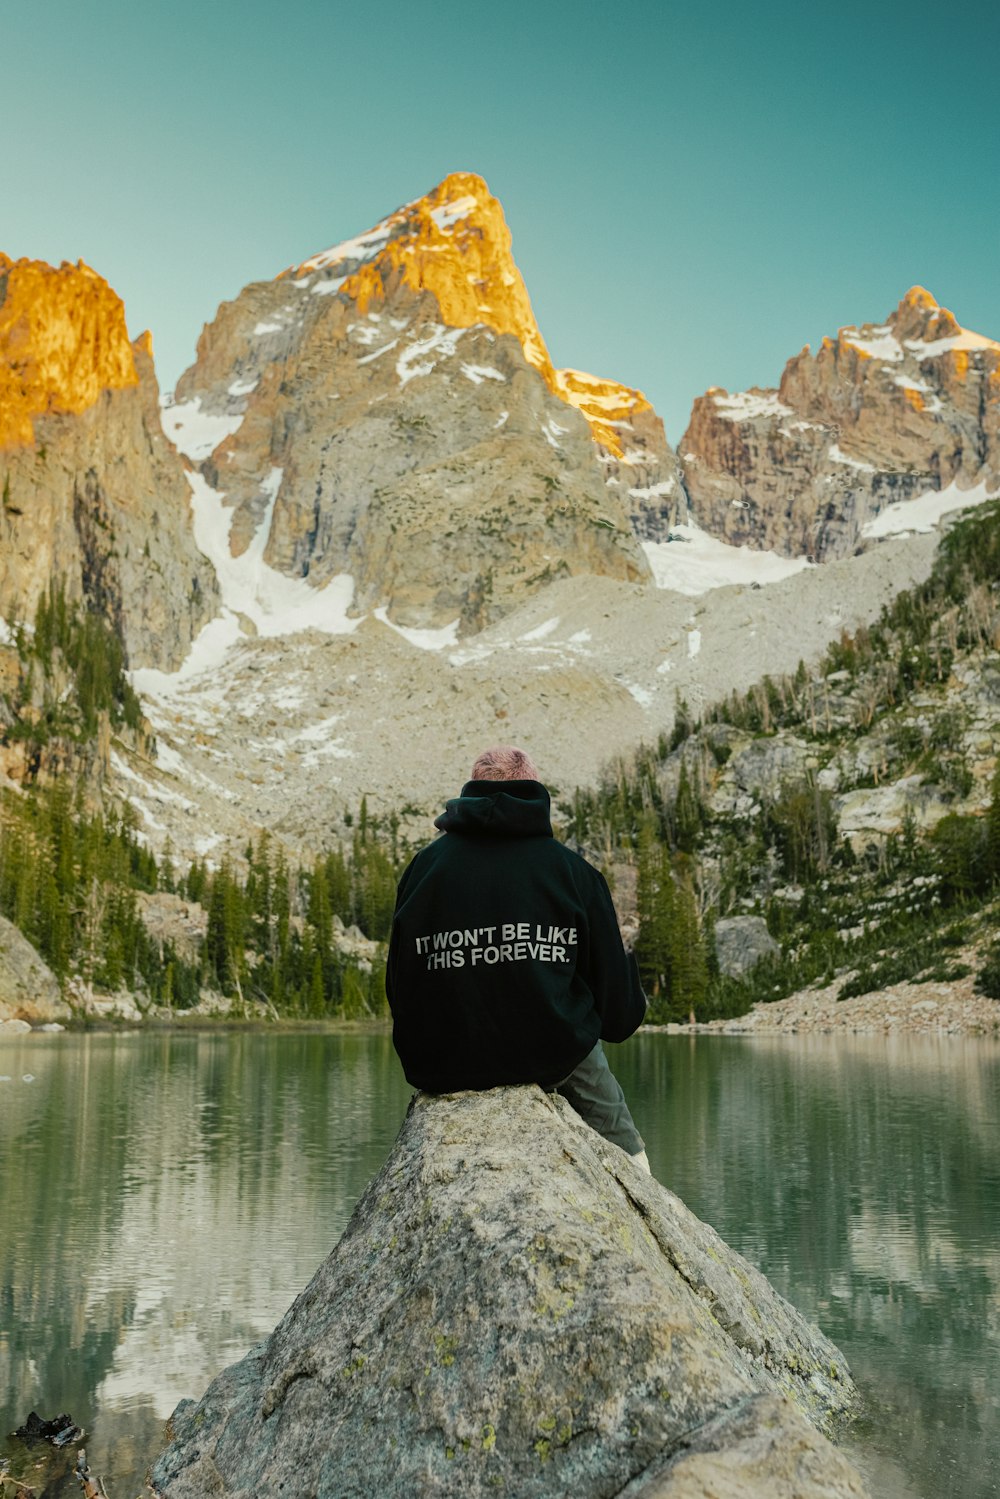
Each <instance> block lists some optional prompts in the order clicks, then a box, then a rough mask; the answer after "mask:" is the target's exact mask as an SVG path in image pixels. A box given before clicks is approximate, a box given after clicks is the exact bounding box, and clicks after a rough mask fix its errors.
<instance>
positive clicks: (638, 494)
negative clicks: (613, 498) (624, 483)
mask: <svg viewBox="0 0 1000 1499" xmlns="http://www.w3.org/2000/svg"><path fill="white" fill-rule="evenodd" d="M676 488H677V485H676V483H675V481H674V480H673V479H662V480H661V481H660V483H659V484H651V485H650V486H649V488H648V489H630V490H629V494H630V495H631V496H632V498H633V499H634V500H655V499H657V498H658V497H659V496H660V495H665V494H672V493H673V492H674V490H675V489H676Z"/></svg>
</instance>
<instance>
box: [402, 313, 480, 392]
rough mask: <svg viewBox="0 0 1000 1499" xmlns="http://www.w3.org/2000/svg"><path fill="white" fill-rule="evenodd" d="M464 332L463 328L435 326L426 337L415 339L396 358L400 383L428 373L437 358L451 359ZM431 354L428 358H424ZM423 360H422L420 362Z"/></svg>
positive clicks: (403, 383)
mask: <svg viewBox="0 0 1000 1499" xmlns="http://www.w3.org/2000/svg"><path fill="white" fill-rule="evenodd" d="M464 332H465V329H464V328H444V327H436V328H433V329H432V331H431V332H430V333H429V334H428V336H427V337H426V338H421V339H416V340H415V341H414V342H413V343H411V344H410V346H409V348H407V349H405V350H404V351H403V353H402V354H400V356H399V358H398V359H397V360H396V374H397V375H398V376H399V383H400V385H405V384H406V382H407V381H408V380H413V379H415V378H416V377H417V376H418V375H429V374H430V373H431V371H432V370H433V369H434V366H435V365H436V363H437V361H438V359H451V358H452V356H453V355H454V353H455V345H456V344H457V343H458V340H459V339H460V338H461V337H462V334H463V333H464ZM428 354H429V355H431V356H432V357H431V358H430V359H427V358H425V356H426V355H428ZM420 361H423V362H420Z"/></svg>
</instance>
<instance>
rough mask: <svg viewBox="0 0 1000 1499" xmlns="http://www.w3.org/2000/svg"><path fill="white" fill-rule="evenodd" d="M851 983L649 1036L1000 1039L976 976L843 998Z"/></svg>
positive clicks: (993, 1006)
mask: <svg viewBox="0 0 1000 1499" xmlns="http://www.w3.org/2000/svg"><path fill="white" fill-rule="evenodd" d="M844 983H845V980H843V979H838V980H835V981H834V983H832V984H827V985H825V986H824V987H821V988H811V989H801V990H800V991H799V992H798V993H797V994H790V995H788V997H787V998H786V999H777V1000H774V1001H773V1002H771V1003H768V1004H756V1005H754V1007H753V1009H752V1010H750V1011H749V1013H748V1014H746V1015H739V1016H737V1017H735V1018H734V1019H730V1020H709V1021H705V1022H703V1023H701V1024H698V1025H693V1026H691V1025H649V1026H645V1027H644V1029H645V1030H647V1031H665V1032H667V1033H669V1034H677V1035H690V1034H692V1033H699V1034H705V1035H726V1036H750V1035H756V1036H774V1035H784V1036H789V1035H793V1036H794V1035H817V1034H818V1035H830V1034H834V1033H837V1032H841V1033H844V1034H850V1035H873V1036H882V1035H893V1036H895V1035H918V1036H1000V1003H998V1002H997V1001H996V1000H994V999H987V998H986V996H985V995H983V994H977V993H976V990H975V975H974V974H969V975H967V977H965V978H961V979H955V980H952V981H951V982H949V983H940V982H931V983H923V984H909V983H901V984H892V985H890V987H889V988H887V989H877V990H874V991H873V992H872V993H871V994H859V995H855V996H854V997H853V998H851V999H838V997H837V996H838V994H839V992H840V990H841V988H842V987H843V985H844Z"/></svg>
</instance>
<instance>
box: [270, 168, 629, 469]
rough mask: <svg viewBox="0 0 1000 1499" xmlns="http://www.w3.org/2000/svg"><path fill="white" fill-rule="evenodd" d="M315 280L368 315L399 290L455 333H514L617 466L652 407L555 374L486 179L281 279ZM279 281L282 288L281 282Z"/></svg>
mask: <svg viewBox="0 0 1000 1499" xmlns="http://www.w3.org/2000/svg"><path fill="white" fill-rule="evenodd" d="M316 273H322V275H323V277H324V280H325V281H326V282H327V283H328V284H329V283H335V286H331V288H330V289H331V290H333V289H336V290H339V291H342V292H343V293H344V294H345V295H346V296H349V297H351V298H352V299H353V300H354V302H355V303H356V304H357V308H358V311H359V313H361V314H362V315H366V314H367V313H368V312H369V311H370V309H371V308H372V307H375V308H376V309H377V308H378V307H380V306H381V305H382V304H383V303H384V302H385V301H386V300H387V298H390V297H391V296H392V294H393V293H394V292H395V291H396V290H397V288H398V287H399V286H400V285H403V286H407V287H409V289H410V290H411V291H414V292H417V293H419V292H424V291H426V292H430V293H431V294H432V295H433V296H434V297H435V298H436V300H437V303H438V306H439V308H440V309H441V319H442V322H443V323H444V324H445V325H446V326H448V327H450V328H472V327H475V326H477V325H482V326H484V327H487V328H490V329H491V330H492V331H493V332H494V333H511V334H513V335H514V337H515V338H516V339H517V340H518V342H519V343H520V345H521V348H522V349H523V351H524V357H525V359H526V360H527V361H528V363H529V364H530V365H532V366H533V367H534V368H535V369H536V370H538V372H539V374H540V375H541V376H542V378H543V379H544V381H545V383H546V385H547V386H548V387H549V389H550V390H551V391H552V392H553V393H554V394H555V395H557V396H559V397H560V399H561V400H563V401H565V402H566V404H567V405H568V406H574V407H576V408H577V409H578V410H579V411H581V412H582V414H583V415H584V417H585V418H586V419H587V421H588V423H589V424H590V428H591V432H592V434H593V436H594V438H595V439H596V440H597V441H598V442H599V443H600V444H601V446H602V447H604V448H606V449H607V450H608V451H609V452H611V453H612V454H613V455H614V456H615V457H619V458H620V457H621V456H622V453H623V448H622V442H621V437H620V432H619V428H620V426H621V424H622V423H625V422H629V421H630V420H631V418H632V417H633V416H634V415H636V414H638V413H640V412H643V411H649V410H650V409H651V408H650V404H649V402H648V401H647V400H646V398H645V396H643V395H642V393H641V392H640V391H637V390H632V389H630V388H629V387H628V386H625V385H620V384H619V383H618V382H617V381H614V380H602V379H599V378H598V377H597V376H594V375H588V374H584V373H583V372H582V371H580V370H569V369H567V370H557V369H555V368H554V366H553V364H552V359H551V357H550V355H549V351H548V349H547V348H546V345H545V340H544V339H543V337H542V335H541V332H540V330H539V327H538V323H537V322H536V320H535V314H534V312H533V311H532V307H531V301H530V299H529V297H528V291H527V287H526V286H525V284H524V279H523V277H522V276H521V273H520V271H519V270H518V268H517V265H516V264H515V262H514V257H513V254H512V251H511V234H510V230H509V228H508V227H507V221H506V219H505V218H504V212H503V208H502V207H501V205H500V202H499V200H498V199H497V198H495V197H494V196H493V194H492V193H491V192H490V190H489V188H488V187H487V185H486V183H485V182H484V180H483V178H482V177H479V176H477V175H476V174H475V173H474V172H451V173H449V175H448V176H447V177H445V179H444V180H443V181H442V182H440V183H439V184H438V185H437V187H435V188H432V189H431V191H430V192H429V193H426V194H425V195H424V196H423V197H422V198H417V199H415V200H414V201H413V202H412V203H405V204H404V205H403V207H402V208H398V209H396V211H395V212H394V213H391V214H390V215H389V216H388V218H385V219H383V220H382V221H381V222H380V223H378V224H376V225H375V227H374V228H373V229H369V230H368V231H367V232H366V233H364V234H360V235H358V236H357V237H356V238H354V239H350V240H346V241H344V242H343V243H342V244H339V245H334V246H333V247H332V248H331V249H329V250H324V251H322V252H321V253H320V254H318V255H313V256H311V257H310V258H309V259H308V260H304V261H303V262H302V263H301V264H300V265H298V266H292V267H290V268H289V269H288V270H287V271H283V272H282V273H281V277H291V278H292V279H293V281H294V283H295V284H296V285H297V286H301V285H303V284H304V282H305V281H307V280H309V279H310V278H311V277H313V276H314V275H315V274H316ZM281 277H279V278H278V279H281Z"/></svg>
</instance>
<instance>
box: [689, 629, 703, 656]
mask: <svg viewBox="0 0 1000 1499" xmlns="http://www.w3.org/2000/svg"><path fill="white" fill-rule="evenodd" d="M700 650H701V631H700V630H689V631H688V659H689V660H690V659H693V658H694V657H695V656H697V654H698V652H699V651H700Z"/></svg>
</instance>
